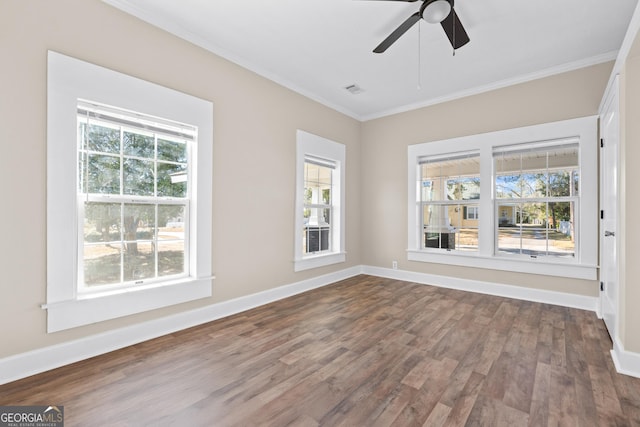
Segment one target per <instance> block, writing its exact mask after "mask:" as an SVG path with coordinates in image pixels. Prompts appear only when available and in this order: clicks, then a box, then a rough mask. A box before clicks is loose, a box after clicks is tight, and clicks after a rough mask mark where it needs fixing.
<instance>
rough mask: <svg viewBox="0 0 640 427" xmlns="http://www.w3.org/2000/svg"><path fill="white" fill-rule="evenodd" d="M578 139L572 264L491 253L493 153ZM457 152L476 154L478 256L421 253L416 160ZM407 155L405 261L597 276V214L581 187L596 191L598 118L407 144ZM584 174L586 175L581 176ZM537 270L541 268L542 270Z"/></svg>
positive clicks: (590, 196) (593, 195)
mask: <svg viewBox="0 0 640 427" xmlns="http://www.w3.org/2000/svg"><path fill="white" fill-rule="evenodd" d="M565 138H577V139H578V140H579V147H580V179H581V183H580V199H579V208H578V215H580V217H579V223H580V229H579V230H578V234H577V235H576V245H578V244H579V245H580V248H579V250H577V252H578V254H577V257H576V259H575V260H573V259H572V260H571V261H570V262H568V261H567V260H566V259H555V258H551V257H540V258H537V259H523V258H517V259H514V258H511V257H506V256H502V255H498V254H496V253H495V249H494V248H495V238H494V231H495V230H494V227H495V218H494V217H495V213H496V211H495V209H497V201H496V200H495V195H494V194H493V193H494V183H493V176H494V170H493V168H494V166H493V151H494V149H496V148H499V147H502V146H508V145H513V144H524V143H531V142H537V141H540V142H542V141H551V140H561V139H565ZM452 147H455V152H466V151H472V150H480V183H481V184H480V203H479V209H478V215H479V219H478V221H479V230H478V243H479V248H478V249H479V250H478V252H473V253H460V252H457V253H456V252H455V251H451V252H443V251H441V250H438V249H420V240H419V238H420V237H419V231H420V230H419V227H418V224H419V216H418V214H419V212H418V204H417V203H416V183H417V182H419V180H420V177H419V175H418V167H417V165H418V162H419V159H420V158H424V157H425V156H445V155H447V154H448V153H452V151H453V150H452ZM407 153H408V164H407V165H408V186H407V188H408V227H407V259H408V260H409V261H419V262H432V263H442V264H451V265H458V266H468V267H476V268H487V269H493V270H503V271H513V272H521V273H531V274H544V275H552V276H559V277H570V278H581V279H589V280H594V279H596V278H597V268H598V262H597V253H598V233H597V230H598V213H597V209H598V208H597V206H598V200H597V194H596V193H597V192H595V191H584V189H594V188H597V185H598V183H597V175H598V174H597V171H598V163H597V156H598V152H597V116H590V117H583V118H578V119H570V120H564V121H559V122H552V123H545V124H540V125H534V126H527V127H522V128H515V129H508V130H502V131H497V132H490V133H485V134H478V135H470V136H464V137H458V138H452V139H448V140H441V141H434V142H428V143H422V144H415V145H410V146H409V147H408V150H407ZM585 172H586V173H585ZM541 266H544V267H543V268H541Z"/></svg>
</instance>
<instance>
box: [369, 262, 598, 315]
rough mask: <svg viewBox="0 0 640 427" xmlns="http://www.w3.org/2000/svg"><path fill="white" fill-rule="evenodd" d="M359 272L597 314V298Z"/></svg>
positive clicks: (449, 279) (379, 269) (389, 271)
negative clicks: (595, 312)
mask: <svg viewBox="0 0 640 427" xmlns="http://www.w3.org/2000/svg"><path fill="white" fill-rule="evenodd" d="M362 272H363V273H364V274H370V275H372V276H378V277H387V278H389V279H397V280H404V281H407V282H414V283H420V284H423V285H433V286H438V287H441V288H450V289H459V290H461V291H468V292H476V293H481V294H487V295H495V296H499V297H506V298H514V299H520V300H525V301H532V302H541V303H546V304H554V305H561V306H564V307H571V308H579V309H582V310H589V311H596V310H597V308H598V298H596V297H587V296H583V295H575V294H567V293H563V292H554V291H546V290H542V289H532V288H524V287H522V286H512V285H502V284H498V283H491V282H481V281H479V280H468V279H458V278H456V277H449V276H438V275H435V274H427V273H416V272H413V271H405V270H392V269H390V268H382V267H370V266H364V267H363V269H362Z"/></svg>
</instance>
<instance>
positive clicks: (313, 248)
mask: <svg viewBox="0 0 640 427" xmlns="http://www.w3.org/2000/svg"><path fill="white" fill-rule="evenodd" d="M330 235H331V228H330V227H329V225H324V226H322V225H308V226H305V227H304V231H303V233H302V236H303V237H302V242H303V245H302V246H303V252H304V253H305V254H310V253H316V252H322V251H329V250H331V247H330V246H331V245H330V242H331V238H330Z"/></svg>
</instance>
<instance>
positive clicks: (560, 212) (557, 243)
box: [548, 202, 576, 256]
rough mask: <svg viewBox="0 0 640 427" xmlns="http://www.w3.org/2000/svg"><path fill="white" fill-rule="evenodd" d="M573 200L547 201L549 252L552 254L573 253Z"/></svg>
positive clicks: (565, 254) (566, 254)
mask: <svg viewBox="0 0 640 427" xmlns="http://www.w3.org/2000/svg"><path fill="white" fill-rule="evenodd" d="M574 212H575V206H574V203H573V202H549V207H548V213H549V229H550V230H549V254H550V255H554V256H574V255H575V250H576V247H575V237H574V236H575V235H574V231H575V230H574V226H573V224H575V222H574V216H575V213H574Z"/></svg>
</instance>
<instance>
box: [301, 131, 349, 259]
mask: <svg viewBox="0 0 640 427" xmlns="http://www.w3.org/2000/svg"><path fill="white" fill-rule="evenodd" d="M308 157H315V158H319V159H326V160H328V161H331V162H334V163H335V176H334V177H333V178H332V180H333V191H332V222H333V223H332V224H331V227H332V228H333V230H332V233H331V234H332V242H331V251H330V252H320V253H317V254H306V255H305V254H303V251H302V250H303V247H302V233H303V228H304V197H303V194H304V164H305V161H306V159H307V158H308ZM345 164H346V147H345V145H344V144H340V143H338V142H335V141H331V140H329V139H326V138H323V137H320V136H317V135H314V134H311V133H308V132H305V131H303V130H297V131H296V186H295V187H296V196H295V220H294V223H295V230H294V239H295V241H294V251H295V252H294V271H295V272H298V271H304V270H309V269H312V268H317V267H323V266H327V265H331V264H337V263H341V262H345V261H346V252H345V229H346V227H345V224H346V216H345V206H346V204H345V201H346V197H345V188H346V187H345Z"/></svg>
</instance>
